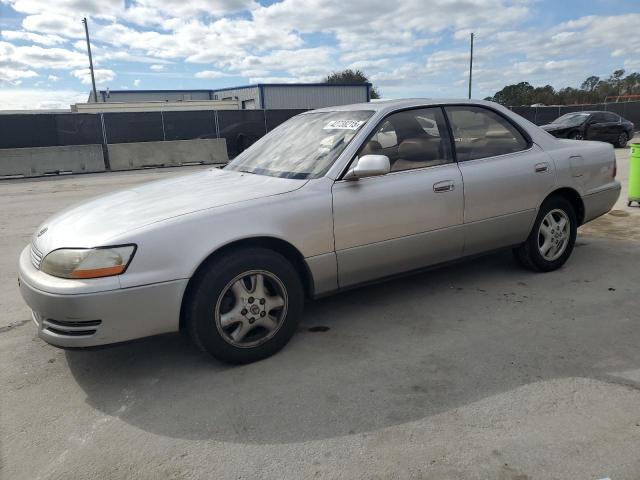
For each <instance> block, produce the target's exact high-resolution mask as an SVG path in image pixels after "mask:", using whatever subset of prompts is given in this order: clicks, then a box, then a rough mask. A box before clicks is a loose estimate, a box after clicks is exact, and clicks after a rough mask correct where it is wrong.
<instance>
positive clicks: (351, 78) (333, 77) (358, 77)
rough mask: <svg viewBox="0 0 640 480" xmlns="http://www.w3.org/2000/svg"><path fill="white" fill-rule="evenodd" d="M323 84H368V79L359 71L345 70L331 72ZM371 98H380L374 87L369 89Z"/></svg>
mask: <svg viewBox="0 0 640 480" xmlns="http://www.w3.org/2000/svg"><path fill="white" fill-rule="evenodd" d="M325 83H355V84H358V83H369V79H368V78H367V76H366V75H365V74H364V72H362V71H361V70H352V69H350V68H347V69H346V70H342V71H341V72H332V73H330V74H329V75H327V78H326V79H325ZM371 98H380V92H378V89H377V88H376V87H373V86H372V87H371Z"/></svg>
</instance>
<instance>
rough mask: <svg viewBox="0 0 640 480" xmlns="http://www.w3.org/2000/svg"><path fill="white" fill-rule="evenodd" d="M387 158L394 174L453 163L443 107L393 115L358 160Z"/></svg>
mask: <svg viewBox="0 0 640 480" xmlns="http://www.w3.org/2000/svg"><path fill="white" fill-rule="evenodd" d="M371 154H374V155H386V156H387V157H389V162H390V163H391V171H392V172H398V171H402V170H411V169H414V168H423V167H432V166H435V165H442V164H445V163H451V162H452V161H453V155H452V154H451V143H450V140H449V134H448V131H447V126H446V123H445V121H444V115H443V114H442V109H441V108H440V107H432V108H420V109H414V110H405V111H402V112H398V113H394V114H391V115H389V116H388V117H387V118H386V119H385V120H383V121H382V123H380V125H379V126H378V128H377V129H376V130H375V131H374V133H373V134H372V135H371V137H370V138H369V140H367V142H365V144H364V145H363V146H362V148H361V149H360V151H359V152H358V156H363V155H371Z"/></svg>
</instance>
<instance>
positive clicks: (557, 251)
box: [514, 196, 578, 272]
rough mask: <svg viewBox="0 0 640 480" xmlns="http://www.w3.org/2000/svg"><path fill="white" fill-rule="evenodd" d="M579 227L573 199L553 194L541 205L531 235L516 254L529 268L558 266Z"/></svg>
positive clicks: (536, 269) (572, 243)
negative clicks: (571, 200)
mask: <svg viewBox="0 0 640 480" xmlns="http://www.w3.org/2000/svg"><path fill="white" fill-rule="evenodd" d="M577 229H578V222H577V217H576V213H575V210H574V208H573V205H571V202H569V201H568V200H567V199H566V198H564V197H560V196H554V197H550V198H549V199H547V200H545V202H544V203H543V204H542V206H541V207H540V211H539V212H538V216H537V217H536V221H535V223H534V225H533V229H532V230H531V233H530V234H529V238H527V240H526V242H524V243H523V244H522V245H521V246H519V247H518V248H516V249H515V250H514V254H515V257H516V259H517V260H518V261H519V262H520V263H521V264H522V265H523V266H525V267H526V268H529V269H530V270H534V271H537V272H550V271H552V270H556V269H558V268H560V267H561V266H562V265H564V263H565V262H566V261H567V260H568V259H569V256H570V255H571V252H572V251H573V247H574V245H575V242H576V235H577Z"/></svg>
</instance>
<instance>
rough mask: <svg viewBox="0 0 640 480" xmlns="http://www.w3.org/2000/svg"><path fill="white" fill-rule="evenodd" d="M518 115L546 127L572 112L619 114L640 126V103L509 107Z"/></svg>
mask: <svg viewBox="0 0 640 480" xmlns="http://www.w3.org/2000/svg"><path fill="white" fill-rule="evenodd" d="M509 108H510V109H511V110H513V111H514V112H515V113H517V114H518V115H520V116H522V117H524V118H526V119H527V120H529V121H531V122H533V123H535V124H536V125H545V124H547V123H551V122H552V121H553V120H555V119H556V118H558V117H560V116H561V115H564V114H565V113H571V112H584V111H591V110H595V111H606V112H613V113H617V114H618V115H620V116H621V117H623V118H626V119H627V120H629V121H631V122H633V123H635V124H636V125H640V102H619V103H594V104H591V105H559V106H553V107H509Z"/></svg>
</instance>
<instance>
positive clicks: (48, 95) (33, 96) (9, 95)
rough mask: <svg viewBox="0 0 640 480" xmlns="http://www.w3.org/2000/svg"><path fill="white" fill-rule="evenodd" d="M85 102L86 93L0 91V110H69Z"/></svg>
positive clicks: (24, 90) (26, 90)
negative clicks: (75, 104)
mask: <svg viewBox="0 0 640 480" xmlns="http://www.w3.org/2000/svg"><path fill="white" fill-rule="evenodd" d="M86 100H87V94H86V92H79V91H71V90H59V91H55V90H54V91H52V90H40V89H1V90H0V110H27V109H55V108H66V109H68V108H69V105H71V104H73V103H78V102H85V101H86Z"/></svg>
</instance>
